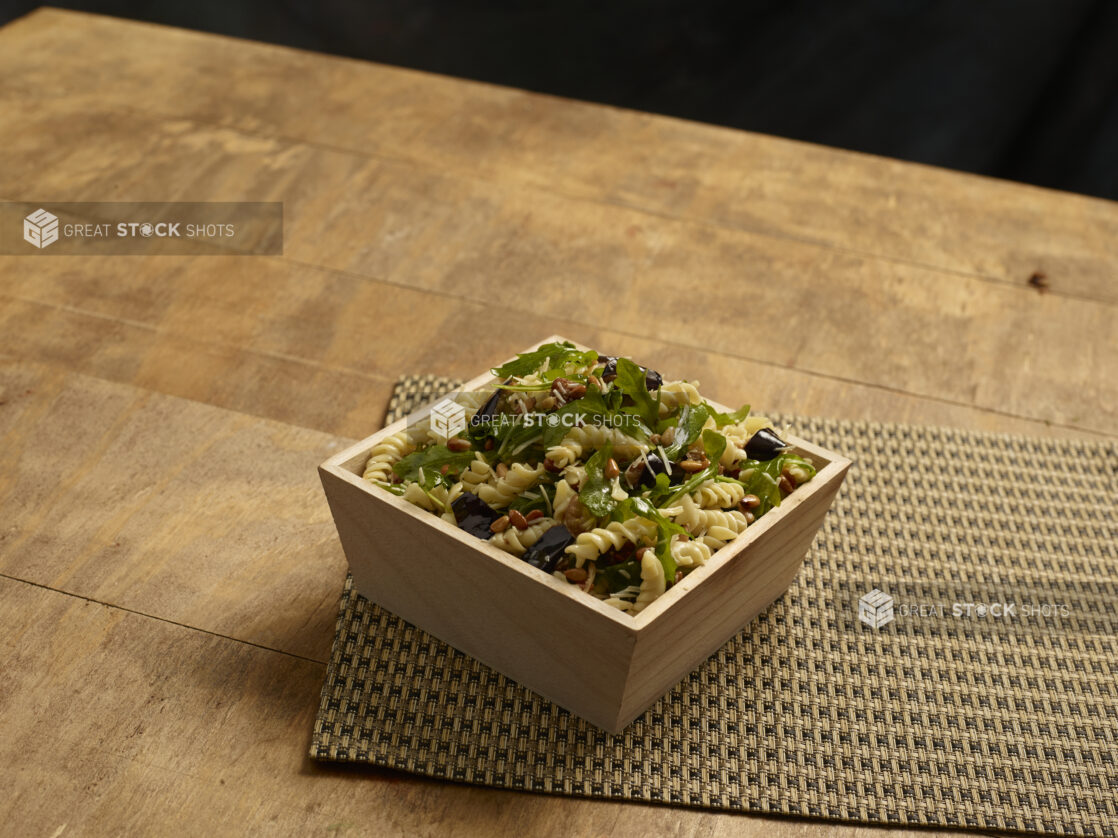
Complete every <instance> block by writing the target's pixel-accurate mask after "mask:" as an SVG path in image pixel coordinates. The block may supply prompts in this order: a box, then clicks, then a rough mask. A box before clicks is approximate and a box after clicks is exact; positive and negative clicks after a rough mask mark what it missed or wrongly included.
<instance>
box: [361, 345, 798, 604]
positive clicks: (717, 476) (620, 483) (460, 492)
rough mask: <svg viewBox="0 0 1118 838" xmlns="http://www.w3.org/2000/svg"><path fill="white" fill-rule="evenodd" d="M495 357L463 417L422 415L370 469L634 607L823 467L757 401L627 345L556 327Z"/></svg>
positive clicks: (593, 591)
mask: <svg viewBox="0 0 1118 838" xmlns="http://www.w3.org/2000/svg"><path fill="white" fill-rule="evenodd" d="M492 372H493V374H494V375H495V376H496V377H497V380H498V381H499V382H500V383H498V384H496V385H494V388H493V389H492V390H489V391H484V392H464V393H459V394H457V395H456V396H455V397H454V402H455V404H457V405H460V406H461V413H462V414H464V415H463V416H462V420H463V424H464V425H465V428H464V430H462V431H460V432H458V433H456V434H453V435H450V436H449V437H446V436H441V435H440V433H439V432H438V430H439V429H437V428H436V427H434V426H433V425H432V423H431V421H430V417H427V419H425V420H424V421H422V422H418V423H414V424H411V425H409V426H408V427H407V428H406V429H405V430H403V431H400V432H399V433H396V434H394V435H392V436H389V437H387V438H385V439H384V440H382V441H381V442H380V443H378V444H377V445H376V446H375V447H374V448H373V449H372V451H371V452H370V455H369V459H368V462H367V465H366V467H365V471H364V477H365V479H367V480H369V481H372V482H374V483H376V484H377V485H379V486H381V487H382V488H385V489H387V490H388V491H390V492H393V493H395V494H397V495H399V496H401V497H402V498H403V499H404V500H407V501H410V502H411V503H413V504H415V505H417V506H419V507H422V508H423V509H425V510H427V511H429V512H431V513H433V514H435V515H438V516H440V517H442V518H443V519H444V520H445V521H447V522H448V523H450V524H452V525H454V526H457V527H460V528H462V529H463V530H466V531H467V532H470V533H472V534H473V535H475V536H477V537H478V538H482V539H485V540H487V541H489V543H490V544H492V545H493V546H495V547H498V548H499V549H501V550H504V551H506V552H508V553H510V554H512V555H514V556H517V557H519V558H521V559H523V560H524V561H526V562H528V563H529V564H531V565H533V566H534V567H537V568H539V569H540V570H543V571H545V572H547V573H553V574H554V575H555V576H556V577H558V578H559V579H561V580H563V581H564V582H566V583H569V584H571V585H576V586H578V587H579V588H581V589H582V590H583V591H585V592H587V593H588V594H590V595H592V596H595V597H597V598H598V599H601V600H604V601H605V603H606V604H607V605H609V606H612V607H614V608H617V609H620V610H621V611H625V612H628V613H630V614H638V613H640V612H641V611H642V610H644V609H645V608H646V607H648V605H649V604H650V603H652V602H654V601H655V600H656V599H657V598H658V597H660V596H661V595H662V594H664V592H665V591H667V590H668V589H669V588H671V587H672V586H673V585H675V584H678V583H679V582H680V580H682V579H683V578H684V577H686V576H687V574H689V573H691V572H693V571H694V570H695V569H696V568H699V567H701V566H702V565H704V564H706V563H707V562H708V561H710V559H711V556H712V555H713V554H714V553H715V552H716V551H717V550H719V549H721V548H722V547H724V546H725V545H726V544H728V543H729V542H730V541H732V540H733V539H734V538H736V537H737V536H738V535H739V534H740V533H742V532H744V531H745V529H746V528H747V527H748V526H749V525H750V524H752V523H753V522H754V521H756V520H757V519H759V518H760V517H761V516H762V515H764V514H766V513H767V512H768V511H769V510H770V509H772V508H773V507H776V506H779V505H780V502H781V500H782V498H784V497H785V496H786V495H787V494H789V493H790V492H792V491H794V490H795V489H796V487H797V486H799V485H800V484H802V483H805V482H807V481H808V480H811V479H812V477H814V475H815V468H814V467H813V466H812V464H811V463H810V462H809V461H807V460H805V459H803V458H802V457H799V456H797V455H796V454H794V453H792V452H791V451H790V450H789V446H788V445H787V444H786V443H785V442H784V441H783V440H782V439H781V437H780V436H779V435H778V434H777V432H776V430H775V429H774V428H773V426H772V423H771V422H769V421H768V420H767V419H765V418H763V417H760V416H754V415H753V414H751V413H750V409H749V406H748V405H746V406H744V407H742V408H740V409H739V410H736V411H732V412H729V413H722V412H720V411H718V410H716V409H715V408H714V407H713V406H712V405H711V404H709V403H708V402H707V401H706V400H704V399H703V397H702V395H701V394H700V393H699V390H698V386H697V383H694V382H688V381H664V380H663V378H662V376H661V375H660V374H659V373H658V372H656V371H655V370H650V369H646V368H644V367H641V366H639V365H638V364H636V363H635V362H633V361H632V360H631V359H629V358H625V357H621V356H615V355H600V354H598V353H597V352H595V351H592V350H591V351H584V350H582V349H579V348H578V347H576V346H574V345H573V344H570V343H567V342H558V343H549V344H545V345H543V346H540V347H539V348H538V349H535V350H533V351H531V352H527V353H524V354H521V355H519V356H517V358H515V359H514V360H512V361H509V362H508V363H506V364H504V365H502V366H500V367H498V368H496V369H494V370H493V371H492ZM454 409H455V410H457V408H454ZM444 430H445V429H444Z"/></svg>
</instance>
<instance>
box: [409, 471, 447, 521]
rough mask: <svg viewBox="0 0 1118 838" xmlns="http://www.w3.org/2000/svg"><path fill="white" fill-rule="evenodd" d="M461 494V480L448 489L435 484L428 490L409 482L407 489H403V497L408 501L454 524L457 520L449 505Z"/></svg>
mask: <svg viewBox="0 0 1118 838" xmlns="http://www.w3.org/2000/svg"><path fill="white" fill-rule="evenodd" d="M461 494H462V482H461V481H459V482H457V483H455V484H454V485H453V486H451V487H450V488H449V489H448V488H447V487H446V486H441V485H440V486H435V487H434V488H433V489H431V490H430V491H425V490H424V489H423V487H422V486H420V485H419V484H418V483H409V484H408V487H407V489H405V490H404V494H403V498H404V500H406V501H408V502H409V503H413V504H415V505H416V506H418V507H419V508H420V509H426V510H427V511H428V512H434V513H436V514H438V515H439V516H440V517H442V519H443V520H444V521H447V522H448V523H451V524H454V523H457V521H456V520H455V518H454V512H453V511H452V510H451V508H450V505H451V504H452V503H454V500H455V498H457V497H458V496H459V495H461Z"/></svg>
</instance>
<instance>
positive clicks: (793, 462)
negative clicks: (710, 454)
mask: <svg viewBox="0 0 1118 838" xmlns="http://www.w3.org/2000/svg"><path fill="white" fill-rule="evenodd" d="M789 466H792V467H795V468H797V469H800V470H803V471H805V472H807V473H808V474H809V475H810V477H808V479H809V480H810V479H811V478H812V477H814V476H815V466H813V465H812V464H811V463H810V462H808V461H807V460H805V459H804V458H803V457H800V456H797V455H796V454H791V453H784V454H778V455H777V456H776V457H774V458H773V459H771V460H743V461H742V463H741V471H740V472H739V477H738V479H737V481H736V482H738V483H741V484H742V486H744V487H745V491H746V492H747V493H749V494H751V495H756V496H757V497H758V498H760V500H761V505H760V506H759V507H757V508H756V509H755V510H754V511H753V514H754V515H755V516H757V517H758V518H760V517H761V516H762V515H764V514H765V513H766V512H768V511H769V510H770V509H772V508H773V507H774V506H780V501H781V499H782V498H781V494H780V484H779V481H780V473H781V472H782V471H784V469H785V468H787V467H789ZM741 474H744V475H745V477H741V476H740V475H741ZM722 479H724V480H730V479H731V478H728V477H727V478H722Z"/></svg>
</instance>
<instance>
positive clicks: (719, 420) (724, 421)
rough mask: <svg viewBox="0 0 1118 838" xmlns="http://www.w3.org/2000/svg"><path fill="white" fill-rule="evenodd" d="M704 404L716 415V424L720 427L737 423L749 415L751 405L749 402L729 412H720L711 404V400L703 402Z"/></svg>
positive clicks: (712, 414)
mask: <svg viewBox="0 0 1118 838" xmlns="http://www.w3.org/2000/svg"><path fill="white" fill-rule="evenodd" d="M703 406H704V407H706V409H707V410H708V411H709V412H710V415H711V416H713V417H714V424H715V425H716V426H717V427H719V428H724V427H725V426H726V425H736V424H737V423H738V422H741V421H742V420H744V419H745V418H746V417H747V416H748V415H749V405H747V404H745V405H742V406H741V407H739V408H738V409H737V410H733V411H731V412H729V413H719V412H718V411H717V410H715V409H714V408H713V407H711V406H710V403H709V402H703Z"/></svg>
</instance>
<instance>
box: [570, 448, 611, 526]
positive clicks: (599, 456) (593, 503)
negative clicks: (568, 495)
mask: <svg viewBox="0 0 1118 838" xmlns="http://www.w3.org/2000/svg"><path fill="white" fill-rule="evenodd" d="M612 456H613V446H612V445H610V443H608V442H607V443H606V444H605V446H603V447H602V448H599V449H598V450H597V451H595V452H594V454H593V456H591V457H590V459H589V460H587V461H586V480H585V481H584V482H583V485H582V489H581V490H579V493H578V499H579V500H580V501H582V505H583V506H585V507H586V508H587V509H589V510H590V511H591V512H593V513H594V514H595V515H597V516H598V517H599V518H601V517H604V516H606V515H609V514H610V513H611V512H613V510H614V508H615V507H616V506H617V501H616V500H614V498H613V494H612V492H613V481H612V480H609V479H608V478H606V476H605V468H606V463H608V462H609V459H610V457H612Z"/></svg>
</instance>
